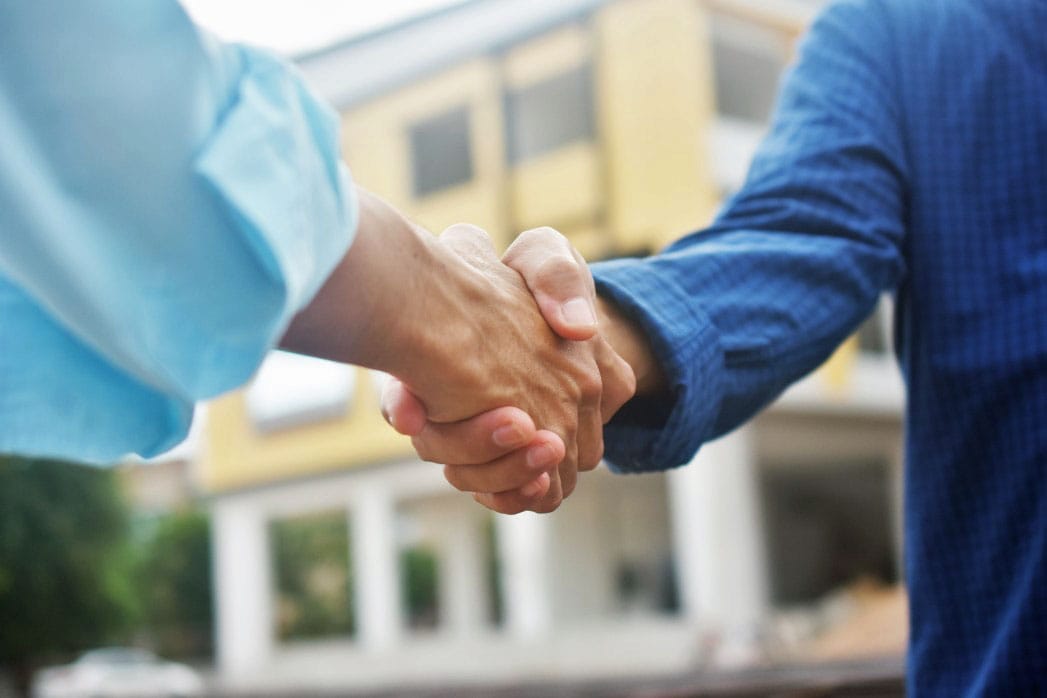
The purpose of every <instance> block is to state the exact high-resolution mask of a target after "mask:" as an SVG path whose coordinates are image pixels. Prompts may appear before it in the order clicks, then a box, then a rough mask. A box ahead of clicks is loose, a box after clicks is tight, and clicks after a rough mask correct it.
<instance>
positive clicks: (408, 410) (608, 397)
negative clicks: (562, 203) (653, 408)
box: [383, 228, 635, 513]
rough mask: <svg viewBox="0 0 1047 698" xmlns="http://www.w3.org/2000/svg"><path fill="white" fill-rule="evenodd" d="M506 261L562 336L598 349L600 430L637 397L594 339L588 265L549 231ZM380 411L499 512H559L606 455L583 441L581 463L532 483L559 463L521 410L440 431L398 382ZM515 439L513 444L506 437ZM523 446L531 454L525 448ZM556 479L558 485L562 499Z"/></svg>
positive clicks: (533, 236) (625, 373)
mask: <svg viewBox="0 0 1047 698" xmlns="http://www.w3.org/2000/svg"><path fill="white" fill-rule="evenodd" d="M503 261H504V262H505V263H506V264H507V265H508V266H510V267H512V268H513V269H515V270H516V271H517V272H519V273H520V275H521V276H522V277H523V279H524V281H525V283H526V284H527V287H528V289H529V290H530V291H531V293H533V295H534V298H535V301H536V302H537V303H538V306H539V308H540V309H541V311H542V315H543V317H544V318H545V319H546V321H547V322H548V323H549V325H550V327H551V328H552V329H553V330H555V331H556V332H557V334H559V335H560V336H561V337H564V338H568V339H573V340H576V341H579V342H585V343H586V344H589V345H591V346H592V347H593V351H594V356H595V359H596V362H597V365H598V367H599V370H600V374H601V378H602V382H603V390H602V393H601V396H600V405H599V417H598V420H599V421H598V423H599V424H600V425H602V424H603V423H606V422H607V421H608V420H609V419H610V418H611V416H613V414H614V413H615V412H617V410H618V409H619V408H620V407H621V405H623V404H624V403H625V402H626V401H627V400H628V399H629V398H630V397H632V395H633V392H634V391H635V379H634V377H633V373H632V370H631V369H630V367H629V365H628V364H626V363H625V362H624V361H623V360H622V359H621V358H620V357H619V356H618V355H617V354H616V353H615V352H614V351H613V350H612V349H611V347H610V346H609V345H608V343H607V342H606V341H605V340H604V339H602V338H600V337H595V336H594V335H595V331H596V323H595V312H594V306H595V300H596V294H595V288H594V285H593V281H592V277H591V275H590V274H589V272H588V267H587V266H586V264H585V261H584V260H583V259H582V258H581V256H580V255H579V254H578V253H577V251H575V250H574V249H573V247H572V246H571V245H570V243H569V242H568V241H567V240H566V239H565V238H564V237H563V236H562V235H560V234H559V233H557V232H556V231H554V230H552V229H549V228H540V229H537V230H532V231H528V232H526V233H524V234H523V235H521V236H520V237H519V238H518V239H517V240H516V242H514V243H513V245H512V246H511V247H510V249H509V250H508V251H507V252H506V254H505V256H504V257H503ZM383 406H384V407H383V412H384V413H385V414H386V418H387V419H388V420H389V422H390V423H391V424H392V425H393V426H394V428H396V429H397V430H398V431H400V432H401V433H405V434H408V435H411V436H412V440H413V443H414V445H415V448H416V449H417V450H418V451H419V453H420V454H423V456H424V457H426V458H427V459H429V460H434V461H439V462H442V463H445V464H447V465H446V466H445V470H444V473H445V476H446V477H447V479H448V481H449V482H450V483H451V484H452V485H454V486H455V487H457V488H458V489H461V490H463V491H469V492H473V493H474V498H475V499H476V500H477V501H479V502H480V503H481V504H483V505H485V506H487V507H488V508H490V509H493V510H495V511H499V512H502V513H518V512H520V511H524V510H532V511H540V512H544V511H551V510H553V509H555V508H556V507H557V506H559V503H560V501H561V500H562V498H563V497H566V496H567V495H569V494H570V493H571V491H572V490H573V489H574V484H575V482H576V480H577V471H578V470H582V471H586V470H591V469H593V468H595V467H596V465H597V464H598V463H599V461H600V458H601V457H602V454H603V441H602V434H600V435H599V438H596V439H592V440H590V441H588V442H583V441H580V443H579V445H578V454H579V456H578V458H577V459H571V458H569V457H568V458H565V459H564V460H563V462H562V463H560V467H559V469H558V470H557V471H556V472H555V474H554V475H555V477H554V478H547V476H546V475H545V474H544V473H543V474H542V475H541V476H539V477H538V478H537V479H532V478H534V473H535V471H536V470H537V469H541V468H542V465H541V464H542V463H546V462H548V461H550V460H552V459H553V458H554V457H555V454H556V453H557V447H558V444H556V443H555V441H553V439H552V438H551V435H550V434H548V433H545V432H536V430H535V427H534V423H533V422H532V421H531V419H530V418H529V417H528V416H527V414H526V413H525V412H523V411H521V410H519V409H516V410H514V409H512V408H504V409H501V410H495V411H493V412H488V413H485V414H482V415H479V416H477V417H475V418H472V419H467V420H464V421H462V422H458V423H454V424H435V423H433V422H432V421H427V419H426V413H425V408H424V406H423V405H422V403H421V402H420V401H418V400H417V398H415V397H414V396H413V395H412V394H411V393H410V391H408V390H406V389H405V388H404V386H403V385H402V384H401V383H399V382H397V381H395V380H394V381H390V383H389V385H388V386H387V387H386V392H385V395H384V396H383ZM498 430H501V431H500V432H499V431H498ZM600 431H602V428H600ZM510 433H512V434H514V436H515V438H514V439H506V438H504V436H505V435H506V434H510ZM500 435H501V436H500ZM525 444H526V448H523V447H521V446H523V445H525ZM556 480H559V482H560V485H561V487H560V492H559V493H557V492H556V490H555V482H556ZM524 483H526V484H524ZM565 485H566V486H565ZM558 494H559V496H558Z"/></svg>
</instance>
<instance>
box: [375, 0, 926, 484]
mask: <svg viewBox="0 0 1047 698" xmlns="http://www.w3.org/2000/svg"><path fill="white" fill-rule="evenodd" d="M890 55H891V53H890V35H889V31H888V28H887V27H886V26H885V25H884V23H883V21H882V18H881V17H880V16H879V15H878V14H877V13H876V12H875V8H872V7H870V6H868V5H863V4H848V5H843V4H841V5H839V6H837V7H836V8H834V9H833V10H831V11H830V12H829V13H827V14H826V15H825V16H824V17H823V18H822V19H821V20H820V21H819V22H818V23H817V24H816V26H815V27H814V28H813V30H812V34H811V36H810V37H809V38H808V40H807V41H806V43H805V46H804V49H803V51H802V54H801V58H800V61H799V64H798V65H797V67H796V68H795V69H794V70H793V72H792V74H791V75H790V77H789V78H788V81H787V82H786V85H785V87H784V90H783V94H782V99H781V104H780V105H779V108H778V113H777V116H776V118H775V121H774V124H773V126H772V130H771V133H770V135H769V137H768V138H767V140H766V141H765V143H764V144H763V146H762V147H761V150H760V152H759V154H758V156H757V158H756V161H755V162H754V164H753V167H752V170H751V172H750V174H749V178H748V181H747V182H746V184H745V187H744V188H743V190H742V191H741V192H740V193H739V194H738V196H736V197H735V198H734V199H733V200H732V201H731V202H730V203H729V204H728V206H727V207H726V208H725V210H724V212H723V213H722V214H721V215H720V217H719V218H718V219H717V221H716V222H715V224H714V225H713V226H712V227H711V228H710V229H708V230H706V231H702V232H699V233H695V234H693V235H690V236H688V237H686V238H684V239H683V240H681V241H679V242H677V243H676V244H674V245H673V246H671V247H670V248H669V249H667V250H666V251H665V252H663V253H662V254H660V255H657V256H655V257H652V258H649V259H646V260H618V261H613V262H607V263H600V264H595V265H593V267H592V270H593V275H594V276H595V279H596V285H597V290H598V292H599V300H598V303H597V308H598V315H599V325H600V331H601V334H602V335H603V336H604V337H606V338H607V340H608V342H609V344H610V346H611V347H613V348H614V350H615V351H616V352H617V353H618V354H620V355H621V356H622V357H623V358H625V359H626V361H627V362H628V363H629V365H630V367H631V369H632V372H633V373H634V374H635V377H636V386H637V395H636V397H634V398H633V399H631V400H629V401H628V402H627V403H626V404H625V406H624V407H622V409H621V410H619V411H617V414H615V410H614V409H605V410H604V417H605V419H610V418H611V415H612V414H614V418H613V419H611V421H610V422H609V424H608V426H607V429H606V431H605V441H606V445H607V456H608V460H609V461H611V463H612V465H613V466H614V467H615V468H617V469H619V470H623V471H644V470H655V469H663V468H667V467H672V466H675V465H681V464H683V463H686V462H687V461H688V460H690V458H691V457H692V456H693V454H694V453H695V451H697V450H698V448H699V446H700V445H701V444H702V443H703V442H704V441H706V440H709V439H712V438H715V437H716V436H718V435H720V434H723V433H725V432H726V431H729V430H730V429H732V428H734V427H735V426H737V425H738V424H740V423H741V422H743V421H744V420H745V419H747V418H749V417H750V416H751V415H753V414H754V413H755V412H756V411H758V410H759V409H760V408H761V407H762V406H764V405H766V404H767V403H769V402H770V401H771V400H773V399H774V397H775V396H776V395H778V394H779V393H780V391H781V390H782V389H784V388H785V387H786V386H787V385H788V384H789V383H790V382H792V381H793V380H795V379H797V378H799V377H800V376H802V375H803V374H805V373H806V372H808V371H810V370H811V369H813V368H815V367H816V366H817V365H818V364H819V363H821V361H823V360H824V359H825V358H826V357H827V356H828V355H829V354H830V353H831V351H832V350H833V349H834V348H835V347H836V346H837V344H838V343H839V342H840V341H842V340H843V339H844V338H846V337H847V336H848V335H849V334H850V333H851V332H852V331H853V330H854V329H855V328H856V327H857V326H858V324H859V323H860V322H861V320H862V319H863V318H864V317H865V316H866V315H867V314H868V312H869V311H870V310H871V309H872V308H873V307H874V305H875V303H876V300H877V298H878V297H879V294H880V293H881V291H882V290H884V289H887V288H891V287H893V286H895V285H896V284H898V283H899V281H900V279H901V278H902V276H903V274H904V272H905V269H904V263H903V256H902V246H903V244H904V224H903V220H904V215H905V212H904V211H905V202H904V199H905V186H906V183H905V180H906V172H907V165H906V161H905V149H904V145H903V142H902V135H901V134H902V115H901V108H900V106H899V104H898V94H897V88H896V84H895V76H894V73H893V70H892V67H893V66H891V61H890ZM550 249H551V248H547V249H545V250H543V249H541V246H538V247H537V248H535V250H534V252H535V254H536V255H537V257H539V258H540V257H542V256H543V255H548V254H550ZM553 253H555V250H553ZM521 273H524V276H525V279H527V281H528V284H529V286H531V288H532V290H535V286H536V284H539V283H541V279H539V278H537V277H534V276H533V275H531V276H529V275H528V274H527V273H525V272H521ZM546 317H547V319H548V320H549V322H550V323H551V324H552V326H553V327H554V328H557V330H558V331H560V332H561V334H563V331H562V330H560V329H559V328H558V326H557V322H556V318H555V316H553V315H552V314H550V313H548V312H547V313H546ZM565 336H566V335H565ZM607 382H608V381H607V380H606V378H605V384H606V383H607ZM394 421H395V420H394ZM422 433H423V434H425V432H424V431H423V432H422ZM425 436H426V438H427V439H428V440H429V441H431V442H432V443H433V444H435V445H436V447H437V448H438V450H439V451H440V453H441V454H442V455H446V456H448V457H450V458H454V457H459V458H462V457H463V453H462V450H461V449H460V448H458V447H457V446H458V445H459V444H460V442H461V440H460V439H457V440H456V439H455V438H454V436H453V435H447V434H439V435H435V434H425ZM452 462H453V461H452ZM485 503H487V501H485Z"/></svg>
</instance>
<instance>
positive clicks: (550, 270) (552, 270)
mask: <svg viewBox="0 0 1047 698" xmlns="http://www.w3.org/2000/svg"><path fill="white" fill-rule="evenodd" d="M578 276H579V273H578V263H577V262H576V261H575V260H574V258H573V257H568V256H565V255H560V254H556V255H552V256H549V257H547V258H546V259H544V260H542V262H541V263H540V264H539V265H538V266H537V267H536V268H535V270H534V276H533V279H532V281H533V283H534V284H535V285H537V286H541V287H548V288H554V287H556V286H558V285H561V284H564V283H570V282H572V281H575V280H576V279H577V278H578Z"/></svg>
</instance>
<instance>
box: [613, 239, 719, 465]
mask: <svg viewBox="0 0 1047 698" xmlns="http://www.w3.org/2000/svg"><path fill="white" fill-rule="evenodd" d="M592 272H593V277H594V279H595V281H596V287H597V290H598V291H599V293H600V295H602V296H605V297H607V298H609V299H610V300H612V301H614V303H615V304H616V305H617V306H618V307H619V308H620V309H621V310H622V311H623V312H624V313H625V315H626V316H627V317H629V318H631V319H632V320H634V321H635V322H637V323H638V324H639V325H640V327H641V329H642V330H643V331H644V332H645V333H646V335H647V338H648V340H649V341H650V343H651V347H652V349H653V350H654V353H655V357H656V359H657V360H658V361H659V362H660V363H661V366H662V369H663V371H664V372H665V376H666V381H667V382H668V385H669V394H670V396H671V398H670V400H669V401H666V400H665V399H664V397H665V396H664V395H663V396H659V397H658V398H653V399H650V400H648V399H644V398H634V399H633V400H631V401H630V402H629V403H627V404H626V406H625V407H623V408H622V410H620V411H619V412H618V414H616V415H615V417H614V418H613V419H612V420H611V421H610V423H608V425H607V428H606V430H605V433H604V442H605V444H606V458H607V461H608V463H609V464H610V466H611V469H612V470H614V471H615V472H620V473H641V472H648V471H655V470H665V469H668V468H675V467H678V466H681V465H685V464H687V463H688V462H690V461H691V459H692V458H693V457H694V455H695V453H697V452H698V449H699V447H700V446H701V445H702V443H703V442H704V441H705V440H706V439H708V438H709V434H710V432H711V430H712V429H713V426H714V424H715V422H716V418H717V411H718V406H719V404H720V398H719V396H720V395H721V393H722V391H723V386H722V381H723V377H724V358H723V351H722V349H721V347H720V341H719V337H718V335H717V332H716V328H715V327H714V326H713V325H712V323H711V322H710V321H709V318H708V317H707V316H706V315H705V314H704V313H703V312H702V310H701V309H700V308H699V307H697V305H696V304H695V303H694V301H693V299H689V298H688V297H687V295H686V293H684V292H683V291H682V290H681V289H678V288H676V287H675V286H674V285H673V283H672V282H671V281H670V280H668V279H666V278H663V277H662V276H660V275H658V274H657V273H655V272H654V270H652V269H650V268H648V267H647V265H646V264H645V263H644V262H643V261H642V260H637V259H621V260H615V261H611V262H601V263H597V264H594V265H592Z"/></svg>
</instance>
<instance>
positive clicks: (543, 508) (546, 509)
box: [532, 494, 563, 514]
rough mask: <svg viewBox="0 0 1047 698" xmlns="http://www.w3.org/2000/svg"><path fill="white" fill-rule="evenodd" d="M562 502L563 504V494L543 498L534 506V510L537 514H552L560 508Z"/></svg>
mask: <svg viewBox="0 0 1047 698" xmlns="http://www.w3.org/2000/svg"><path fill="white" fill-rule="evenodd" d="M561 504H563V495H559V494H558V495H556V496H553V497H547V498H546V499H543V500H542V501H541V502H539V503H538V504H536V505H535V506H534V507H533V508H532V511H533V512H534V513H536V514H551V513H553V512H554V511H556V510H557V509H559V508H560V505H561Z"/></svg>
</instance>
